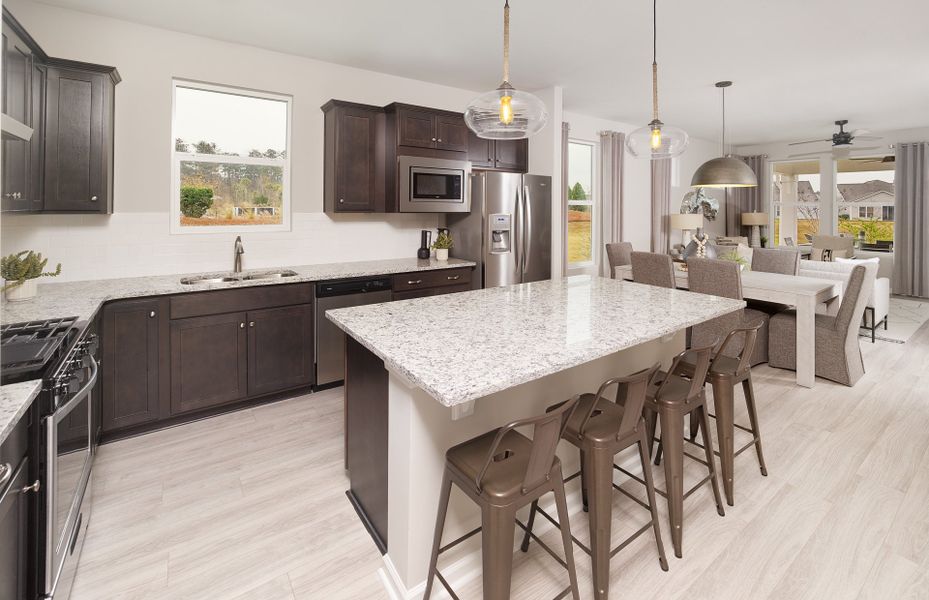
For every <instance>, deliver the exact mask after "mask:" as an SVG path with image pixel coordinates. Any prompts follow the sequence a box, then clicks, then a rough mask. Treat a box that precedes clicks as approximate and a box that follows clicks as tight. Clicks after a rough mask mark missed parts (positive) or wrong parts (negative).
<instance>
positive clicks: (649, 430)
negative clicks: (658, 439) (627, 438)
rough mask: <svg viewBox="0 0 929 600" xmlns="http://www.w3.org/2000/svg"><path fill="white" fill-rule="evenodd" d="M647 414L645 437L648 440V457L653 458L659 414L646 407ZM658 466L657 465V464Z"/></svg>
mask: <svg viewBox="0 0 929 600" xmlns="http://www.w3.org/2000/svg"><path fill="white" fill-rule="evenodd" d="M644 413H645V437H646V438H647V439H648V441H647V444H648V446H647V448H648V455H649V456H651V455H652V452H653V448H654V446H655V429H657V424H658V413H657V412H655V411H653V410H651V409H650V408H648V407H646V408H645V409H644ZM655 464H657V463H655Z"/></svg>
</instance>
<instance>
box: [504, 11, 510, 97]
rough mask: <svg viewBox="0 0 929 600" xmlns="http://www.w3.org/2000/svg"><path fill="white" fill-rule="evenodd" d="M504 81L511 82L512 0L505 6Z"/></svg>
mask: <svg viewBox="0 0 929 600" xmlns="http://www.w3.org/2000/svg"><path fill="white" fill-rule="evenodd" d="M503 81H505V82H507V83H509V82H510V0H506V3H505V4H504V5H503Z"/></svg>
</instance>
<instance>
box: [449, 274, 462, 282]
mask: <svg viewBox="0 0 929 600" xmlns="http://www.w3.org/2000/svg"><path fill="white" fill-rule="evenodd" d="M446 279H448V280H449V281H458V280H459V279H461V275H449V276H448V277H446Z"/></svg>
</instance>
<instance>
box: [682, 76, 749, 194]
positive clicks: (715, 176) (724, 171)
mask: <svg viewBox="0 0 929 600" xmlns="http://www.w3.org/2000/svg"><path fill="white" fill-rule="evenodd" d="M731 85H732V82H731V81H719V82H717V83H716V87H718V88H719V89H721V90H722V92H723V140H722V145H723V152H722V154H723V155H722V156H721V157H720V158H713V159H711V160H708V161H706V162H705V163H703V164H702V165H700V167H699V168H698V169H697V170H696V172H694V176H693V179H691V181H690V185H691V187H695V188H696V187H709V188H737V187H755V186H757V185H758V178H757V177H755V172H754V171H752V168H751V167H749V166H748V164H746V163H745V162H744V161H741V160H739V159H738V158H735V157H733V156H732V155H731V154H726V88H727V87H729V86H731Z"/></svg>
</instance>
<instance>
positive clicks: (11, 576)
mask: <svg viewBox="0 0 929 600" xmlns="http://www.w3.org/2000/svg"><path fill="white" fill-rule="evenodd" d="M12 467H13V468H16V464H15V463H13V465H12ZM28 477H29V459H28V458H23V460H22V462H21V463H20V466H19V468H17V469H16V473H14V474H13V475H12V477H11V479H10V481H9V483H8V484H7V485H6V486H3V487H0V598H11V599H12V598H26V597H28V596H27V591H26V590H27V587H28V586H27V583H28V581H27V577H28V575H29V502H30V500H31V499H32V495H31V494H29V493H24V492H23V491H22V489H23V488H24V487H26V485H27V481H28ZM4 487H5V488H6V490H5V491H4V489H3V488H4Z"/></svg>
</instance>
